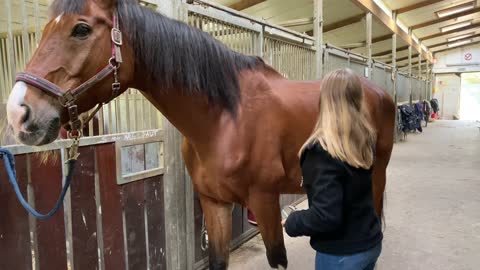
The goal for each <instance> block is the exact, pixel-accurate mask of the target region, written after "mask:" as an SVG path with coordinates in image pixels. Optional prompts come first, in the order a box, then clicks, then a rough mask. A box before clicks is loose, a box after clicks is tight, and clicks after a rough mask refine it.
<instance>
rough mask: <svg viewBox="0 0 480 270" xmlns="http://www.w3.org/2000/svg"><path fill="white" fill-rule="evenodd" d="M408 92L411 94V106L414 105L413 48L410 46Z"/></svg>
mask: <svg viewBox="0 0 480 270" xmlns="http://www.w3.org/2000/svg"><path fill="white" fill-rule="evenodd" d="M408 90H409V92H410V105H412V46H411V45H410V46H408Z"/></svg>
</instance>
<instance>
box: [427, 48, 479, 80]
mask: <svg viewBox="0 0 480 270" xmlns="http://www.w3.org/2000/svg"><path fill="white" fill-rule="evenodd" d="M435 59H436V61H437V63H435V64H434V65H433V72H434V73H449V72H450V73H453V72H475V71H480V45H479V44H476V45H471V46H466V47H463V48H458V49H452V50H450V51H446V52H443V53H439V54H437V55H435Z"/></svg>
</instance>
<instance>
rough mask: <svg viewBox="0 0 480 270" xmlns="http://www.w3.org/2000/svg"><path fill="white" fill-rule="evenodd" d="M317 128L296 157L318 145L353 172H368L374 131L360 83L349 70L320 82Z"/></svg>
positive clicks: (334, 72) (374, 137)
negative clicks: (344, 163)
mask: <svg viewBox="0 0 480 270" xmlns="http://www.w3.org/2000/svg"><path fill="white" fill-rule="evenodd" d="M319 106H320V114H319V116H318V120H317V124H316V125H315V129H314V131H313V132H312V135H310V137H309V138H308V140H307V141H306V142H305V144H304V145H303V146H302V148H301V150H300V154H301V153H302V152H303V151H304V150H305V148H306V147H307V146H308V145H309V144H311V143H315V142H318V143H320V145H321V146H322V147H323V148H324V149H325V150H326V151H327V152H328V153H330V155H331V156H333V157H334V158H337V159H339V160H342V161H344V162H346V163H348V164H349V165H350V166H352V167H355V168H364V169H369V168H371V166H372V164H373V161H374V157H373V155H374V153H373V149H372V146H373V144H374V143H375V141H376V130H375V129H374V127H373V126H372V124H371V122H370V120H371V118H370V114H369V112H368V110H367V108H366V105H365V101H364V91H363V88H362V82H361V80H360V77H358V76H357V75H356V74H355V73H354V72H353V71H352V70H350V69H339V70H335V71H333V72H331V73H329V74H328V75H326V76H325V77H324V78H323V81H322V90H321V92H320V101H319Z"/></svg>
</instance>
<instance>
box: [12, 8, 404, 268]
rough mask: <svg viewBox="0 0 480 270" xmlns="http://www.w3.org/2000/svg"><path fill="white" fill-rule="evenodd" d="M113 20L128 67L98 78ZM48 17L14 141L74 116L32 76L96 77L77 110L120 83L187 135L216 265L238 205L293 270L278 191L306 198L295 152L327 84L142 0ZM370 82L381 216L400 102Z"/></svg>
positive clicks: (56, 11) (18, 90)
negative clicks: (291, 75)
mask: <svg viewBox="0 0 480 270" xmlns="http://www.w3.org/2000/svg"><path fill="white" fill-rule="evenodd" d="M114 15H118V18H119V22H120V29H121V31H122V32H123V34H124V37H123V44H122V45H121V53H122V55H123V62H122V65H121V67H120V69H119V70H118V77H117V76H114V75H112V76H110V75H108V76H104V77H99V76H98V72H100V70H102V68H103V67H105V65H107V63H109V59H110V57H112V53H111V52H112V50H111V48H112V38H111V29H112V27H113V26H114V25H115V23H114V22H115V20H113V19H112V17H113V16H114ZM51 19H52V20H51V21H50V22H49V23H48V24H47V26H46V27H45V30H44V32H43V37H42V40H41V42H40V44H39V47H38V49H37V50H36V52H35V54H34V55H33V57H32V59H31V61H30V63H29V64H28V66H27V68H26V72H28V74H30V75H29V76H30V77H27V79H25V78H24V79H20V81H18V82H17V83H16V84H15V86H14V88H13V91H12V94H11V96H10V98H9V101H8V105H7V110H8V120H9V124H10V125H11V127H12V128H13V130H14V133H15V136H16V138H17V139H18V140H19V141H20V142H22V143H25V144H31V145H40V144H46V143H50V142H52V141H53V140H55V138H57V134H58V130H59V129H60V126H61V125H64V124H66V123H67V122H68V121H69V114H68V112H67V109H65V108H64V107H63V106H62V105H61V102H60V101H59V99H57V98H55V95H52V94H51V93H49V91H46V90H45V89H42V87H41V85H40V84H38V83H35V80H34V79H35V78H40V79H43V80H45V81H49V82H51V83H53V84H55V85H57V86H58V89H72V88H75V87H77V86H79V85H80V84H82V83H83V82H85V81H87V80H88V79H89V78H92V77H93V78H100V79H99V80H96V81H95V87H94V89H90V90H87V91H85V92H82V94H80V95H78V97H77V98H76V99H75V104H77V105H78V112H85V111H87V110H89V109H91V108H92V107H93V106H94V105H95V104H98V103H103V102H107V101H109V100H110V98H111V97H112V87H111V85H112V83H113V81H114V79H118V80H119V81H120V83H121V89H120V91H119V92H118V93H115V92H114V94H115V95H117V94H119V93H121V92H122V91H125V90H126V89H127V87H134V88H137V89H140V90H141V91H142V93H143V94H144V95H145V96H146V97H147V98H148V99H149V100H150V101H151V102H152V103H153V104H154V105H155V106H156V108H158V109H159V110H160V111H161V112H162V114H163V115H164V116H165V117H166V118H168V120H169V121H170V122H171V123H172V124H173V125H174V126H175V127H176V128H178V129H179V130H180V132H181V133H182V134H183V135H184V136H185V139H184V143H183V148H182V152H183V158H184V160H185V163H186V166H187V169H188V172H189V173H190V175H191V178H192V179H193V184H194V187H195V190H196V191H197V192H198V194H199V197H200V201H201V205H202V209H203V212H204V215H205V218H206V224H207V230H208V233H209V239H210V247H209V249H210V250H209V259H210V269H226V268H227V266H228V257H229V242H230V238H231V227H232V224H231V223H232V214H231V213H232V212H231V209H232V204H233V203H239V204H242V205H244V206H246V207H248V208H249V209H251V210H252V211H253V213H254V214H255V216H256V218H257V222H258V225H259V229H260V233H261V235H262V237H263V241H264V243H265V246H266V249H267V258H268V262H269V264H270V266H271V267H273V268H286V267H287V256H286V250H285V246H284V241H283V230H282V226H281V224H280V221H281V216H280V210H279V208H280V207H279V194H282V193H303V189H302V187H301V186H300V182H301V171H300V166H299V159H298V156H297V153H298V150H299V148H300V147H301V145H302V144H303V142H304V141H305V140H306V138H307V137H308V135H309V134H310V132H311V131H312V128H313V125H314V123H315V119H316V117H317V114H318V99H319V91H320V82H319V81H312V82H300V81H289V80H287V79H285V78H284V77H282V76H281V75H280V74H279V73H278V72H276V71H275V70H274V69H273V68H271V67H269V66H268V65H266V64H265V63H264V62H263V61H262V60H261V59H259V58H258V57H254V56H246V55H242V54H239V53H236V52H233V51H232V50H230V49H228V48H227V47H225V46H224V45H223V44H221V43H220V42H217V41H216V40H215V39H214V38H212V37H211V36H209V35H208V34H205V33H203V32H201V31H199V30H197V29H194V28H192V27H189V26H187V25H186V24H184V23H182V22H178V21H175V20H171V19H169V18H166V17H165V16H163V15H160V14H158V13H155V12H153V11H151V10H149V9H147V8H144V7H141V6H140V5H138V4H137V1H136V0H56V1H54V3H53V4H52V7H51ZM117 43H119V42H118V40H117ZM117 45H118V44H117ZM115 59H116V58H114V62H116V61H115ZM110 62H111V61H110ZM117 65H118V64H116V63H115V64H114V66H117ZM109 74H113V73H109ZM28 78H30V80H28ZM31 78H34V79H31ZM25 82H26V83H25ZM363 83H364V89H365V94H366V100H367V102H368V108H369V110H370V112H371V115H372V121H373V122H374V125H375V127H376V129H377V130H378V140H377V144H376V151H377V152H376V162H375V168H374V196H375V206H376V210H377V211H378V213H381V211H382V201H383V199H382V196H383V191H384V188H385V182H386V173H385V172H386V167H387V164H388V162H389V159H390V154H391V151H392V146H393V132H394V118H395V105H394V103H393V101H392V99H391V97H390V96H389V95H388V94H387V93H386V92H385V91H383V90H382V89H380V88H379V87H377V86H376V85H374V84H373V83H371V82H369V81H368V80H363ZM114 88H115V87H114ZM42 90H43V91H42ZM62 91H63V90H62ZM50 92H51V91H50ZM60 100H61V99H60Z"/></svg>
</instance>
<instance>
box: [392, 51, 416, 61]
mask: <svg viewBox="0 0 480 270" xmlns="http://www.w3.org/2000/svg"><path fill="white" fill-rule="evenodd" d="M415 57H418V53H417V54H412V63H413V58H415ZM404 60H408V56H405V57H400V58H397V62H401V61H404ZM391 62H392V61H391V60H390V61H388V63H391Z"/></svg>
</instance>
